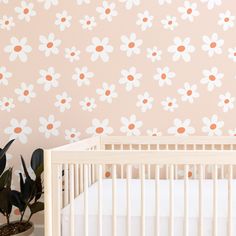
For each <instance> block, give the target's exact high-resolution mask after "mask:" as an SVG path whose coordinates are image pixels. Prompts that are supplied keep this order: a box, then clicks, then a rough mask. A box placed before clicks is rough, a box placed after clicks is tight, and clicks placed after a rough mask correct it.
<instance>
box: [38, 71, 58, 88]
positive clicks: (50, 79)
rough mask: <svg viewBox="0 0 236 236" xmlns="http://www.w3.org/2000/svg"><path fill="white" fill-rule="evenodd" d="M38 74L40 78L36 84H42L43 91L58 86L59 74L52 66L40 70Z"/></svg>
mask: <svg viewBox="0 0 236 236" xmlns="http://www.w3.org/2000/svg"><path fill="white" fill-rule="evenodd" d="M39 74H40V78H39V79H38V80H37V82H38V84H41V85H43V88H44V91H46V92H48V91H49V90H50V89H51V88H56V87H58V84H59V82H58V80H59V78H60V77H61V75H60V74H59V73H56V72H55V69H54V68H53V67H49V68H48V69H47V70H40V71H39Z"/></svg>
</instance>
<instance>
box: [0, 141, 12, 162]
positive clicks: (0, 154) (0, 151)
mask: <svg viewBox="0 0 236 236" xmlns="http://www.w3.org/2000/svg"><path fill="white" fill-rule="evenodd" d="M14 141H15V139H12V140H10V141H9V142H8V143H7V144H6V145H5V147H4V148H3V149H1V150H0V159H1V158H2V157H3V155H4V154H5V153H6V152H7V150H8V149H9V147H10V146H11V145H12V143H13V142H14Z"/></svg>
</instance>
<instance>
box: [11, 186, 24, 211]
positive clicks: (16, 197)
mask: <svg viewBox="0 0 236 236" xmlns="http://www.w3.org/2000/svg"><path fill="white" fill-rule="evenodd" d="M11 204H12V205H14V206H15V207H17V208H18V209H19V210H20V212H22V211H24V210H25V208H26V204H25V202H24V201H23V199H22V196H21V193H20V192H18V191H16V190H12V191H11Z"/></svg>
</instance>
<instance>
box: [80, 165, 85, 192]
mask: <svg viewBox="0 0 236 236" xmlns="http://www.w3.org/2000/svg"><path fill="white" fill-rule="evenodd" d="M83 191H84V169H83V165H82V164H80V165H79V192H80V193H82V192H83Z"/></svg>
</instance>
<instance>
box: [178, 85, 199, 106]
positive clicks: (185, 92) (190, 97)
mask: <svg viewBox="0 0 236 236" xmlns="http://www.w3.org/2000/svg"><path fill="white" fill-rule="evenodd" d="M178 93H179V94H180V95H182V96H181V100H182V101H183V102H186V101H187V102H189V103H193V101H194V99H195V98H198V97H199V93H198V92H197V85H196V84H193V85H190V84H189V83H184V88H180V89H178Z"/></svg>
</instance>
